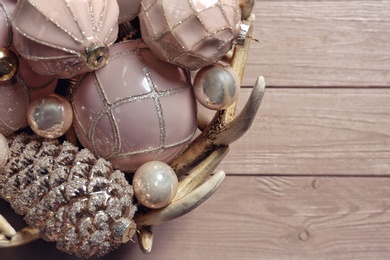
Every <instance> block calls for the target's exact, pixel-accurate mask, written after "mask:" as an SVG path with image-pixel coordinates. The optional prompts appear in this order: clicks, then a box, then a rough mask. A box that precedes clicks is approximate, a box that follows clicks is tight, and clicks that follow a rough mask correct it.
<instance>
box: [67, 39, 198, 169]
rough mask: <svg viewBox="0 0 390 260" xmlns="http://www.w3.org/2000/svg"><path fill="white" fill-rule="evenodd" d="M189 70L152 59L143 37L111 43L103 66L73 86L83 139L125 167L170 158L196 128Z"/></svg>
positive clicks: (81, 138)
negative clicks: (107, 60)
mask: <svg viewBox="0 0 390 260" xmlns="http://www.w3.org/2000/svg"><path fill="white" fill-rule="evenodd" d="M188 74H189V73H187V72H186V71H184V70H182V69H181V68H179V67H177V66H174V65H171V64H169V63H166V62H164V61H161V60H158V59H156V58H155V57H154V55H153V53H152V52H151V51H150V50H149V49H148V48H147V47H146V46H145V44H144V43H143V42H142V41H141V40H136V41H128V42H122V43H119V44H115V45H113V46H112V47H111V57H110V62H109V63H108V64H107V66H105V67H104V68H102V69H100V70H97V71H94V72H92V73H89V74H87V75H84V76H83V77H82V78H80V80H79V81H78V83H77V84H76V86H75V90H74V94H73V98H72V106H73V111H74V115H75V117H74V125H75V127H76V134H77V137H78V138H79V140H80V142H81V144H82V145H83V146H85V147H87V148H88V149H90V150H91V151H93V152H94V153H95V154H96V155H98V156H100V157H104V158H107V159H108V160H109V161H111V162H112V164H113V165H114V166H115V167H116V168H118V169H121V170H123V171H134V170H135V169H136V168H137V167H138V166H140V165H141V164H143V163H145V162H148V161H152V160H158V161H164V162H168V161H170V160H171V159H173V158H174V157H176V156H177V155H178V154H179V153H181V152H182V151H183V150H184V148H185V147H186V145H187V144H188V143H189V142H190V140H191V138H192V136H193V135H194V133H195V131H196V107H195V101H194V96H193V93H192V89H191V83H190V77H189V75H188Z"/></svg>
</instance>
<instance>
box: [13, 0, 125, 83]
mask: <svg viewBox="0 0 390 260" xmlns="http://www.w3.org/2000/svg"><path fill="white" fill-rule="evenodd" d="M118 14H119V8H118V4H117V2H116V0H97V1H78V0H68V1H64V0H54V1H47V0H19V1H18V3H17V6H16V9H15V12H14V17H13V28H14V45H15V47H16V49H17V50H18V52H19V53H20V54H21V55H22V56H23V57H24V58H25V59H26V60H28V62H29V63H30V65H31V67H32V68H33V69H34V70H35V71H36V72H38V73H40V74H43V75H54V76H57V77H63V78H66V77H72V76H75V75H77V74H80V73H82V72H85V71H91V70H95V69H99V68H101V67H103V66H104V65H105V64H106V63H107V59H108V56H109V54H108V46H109V45H111V44H112V43H113V42H114V41H115V40H116V37H117V34H118V24H117V22H118V21H117V19H118ZM32 21H34V22H32Z"/></svg>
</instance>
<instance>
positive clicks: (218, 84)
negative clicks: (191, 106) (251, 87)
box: [194, 64, 240, 110]
mask: <svg viewBox="0 0 390 260" xmlns="http://www.w3.org/2000/svg"><path fill="white" fill-rule="evenodd" d="M239 82H240V79H239V78H238V76H237V73H236V72H235V71H234V70H233V69H232V68H231V67H230V66H222V65H220V64H215V65H212V66H207V67H204V68H202V69H200V70H199V71H198V73H197V74H196V76H195V79H194V91H195V96H196V99H197V100H198V101H199V102H200V103H201V104H202V105H203V106H205V107H207V108H209V109H213V110H220V109H226V108H228V107H229V106H230V105H232V104H233V103H234V102H235V101H236V100H237V98H238V93H239V87H240V85H239Z"/></svg>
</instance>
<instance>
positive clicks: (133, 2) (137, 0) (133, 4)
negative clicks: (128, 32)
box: [117, 0, 141, 23]
mask: <svg viewBox="0 0 390 260" xmlns="http://www.w3.org/2000/svg"><path fill="white" fill-rule="evenodd" d="M117 2H118V5H119V17H118V23H124V22H129V21H132V20H133V19H134V18H136V17H137V15H138V12H139V10H140V6H141V0H117Z"/></svg>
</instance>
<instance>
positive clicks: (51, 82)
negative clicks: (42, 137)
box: [0, 48, 58, 136]
mask: <svg viewBox="0 0 390 260" xmlns="http://www.w3.org/2000/svg"><path fill="white" fill-rule="evenodd" d="M11 50H12V48H11ZM18 60H19V69H18V72H17V73H16V74H15V75H14V76H13V78H12V79H10V80H7V81H3V82H0V133H1V134H3V135H5V136H8V135H10V134H12V133H13V132H15V131H16V130H19V129H21V128H23V127H26V126H27V107H28V105H29V104H30V101H31V100H34V99H35V98H36V97H38V96H40V95H42V94H47V93H52V92H53V91H54V89H55V88H56V86H57V83H58V79H56V78H53V77H48V76H43V75H39V74H37V73H35V72H34V71H32V70H31V68H30V66H29V65H28V63H27V62H26V61H25V60H23V59H22V58H21V57H19V59H18Z"/></svg>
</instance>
